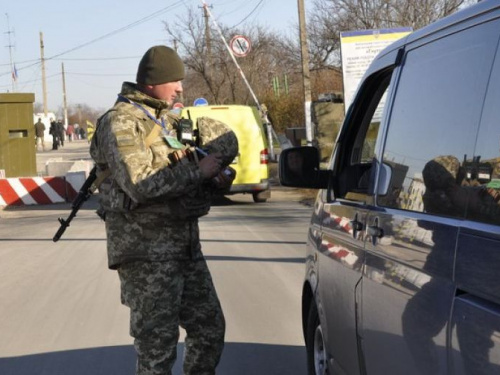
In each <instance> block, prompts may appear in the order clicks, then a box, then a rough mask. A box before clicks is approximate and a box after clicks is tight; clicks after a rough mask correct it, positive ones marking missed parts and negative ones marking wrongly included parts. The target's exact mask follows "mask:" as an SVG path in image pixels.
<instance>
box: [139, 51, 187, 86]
mask: <svg viewBox="0 0 500 375" xmlns="http://www.w3.org/2000/svg"><path fill="white" fill-rule="evenodd" d="M182 79H184V63H183V62H182V60H181V58H180V57H179V55H178V54H177V52H175V51H174V50H173V49H172V48H169V47H166V46H154V47H151V48H150V49H148V50H147V52H146V53H145V54H144V56H143V57H142V59H141V62H140V63H139V68H138V69H137V83H142V84H145V85H161V84H162V83H167V82H176V81H180V80H182Z"/></svg>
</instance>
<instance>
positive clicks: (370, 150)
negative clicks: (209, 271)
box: [361, 88, 388, 163]
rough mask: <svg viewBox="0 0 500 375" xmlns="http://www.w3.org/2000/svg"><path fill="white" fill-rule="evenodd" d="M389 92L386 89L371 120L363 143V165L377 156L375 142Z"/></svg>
mask: <svg viewBox="0 0 500 375" xmlns="http://www.w3.org/2000/svg"><path fill="white" fill-rule="evenodd" d="M387 91H388V89H387V88H386V89H385V91H384V94H383V95H382V98H381V99H380V102H379V103H378V105H377V108H376V109H375V112H374V114H373V117H372V118H371V120H370V125H368V131H367V133H366V137H365V139H364V141H363V149H362V152H361V163H371V162H372V160H373V157H374V156H375V142H376V140H377V136H378V131H379V128H380V122H381V120H382V112H383V109H384V107H385V101H386V97H387Z"/></svg>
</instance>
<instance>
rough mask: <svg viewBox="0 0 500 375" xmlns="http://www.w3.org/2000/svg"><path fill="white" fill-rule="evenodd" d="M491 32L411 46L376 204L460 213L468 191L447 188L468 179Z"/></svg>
mask: <svg viewBox="0 0 500 375" xmlns="http://www.w3.org/2000/svg"><path fill="white" fill-rule="evenodd" d="M478 32H480V33H481V36H480V37H478V35H476V33H478ZM496 35H497V32H496V30H495V25H494V24H490V25H485V27H483V28H481V30H477V29H470V30H467V31H464V32H462V33H460V36H457V35H451V36H448V37H446V38H443V39H441V40H438V41H435V42H434V43H430V44H427V45H423V46H421V47H418V48H416V49H414V50H410V51H408V53H407V56H406V60H405V64H404V66H403V68H402V73H401V77H400V81H399V85H398V95H397V96H396V99H395V101H394V103H393V109H392V115H391V120H390V124H389V131H388V135H387V141H386V145H385V150H384V156H383V158H384V162H385V163H387V164H389V165H391V167H392V169H393V171H392V177H391V184H390V188H389V192H388V194H387V195H385V196H381V197H378V203H379V204H380V205H382V206H387V207H394V208H400V209H405V210H411V211H419V212H423V211H426V212H429V213H433V214H436V215H444V216H451V217H458V218H463V217H465V211H466V207H467V202H468V200H470V199H471V196H472V195H471V192H469V191H466V190H463V189H462V190H454V191H453V192H452V190H451V187H452V186H454V187H460V186H461V185H465V184H466V183H467V178H466V177H467V176H464V175H463V173H464V170H466V169H467V165H469V164H470V163H471V162H474V160H475V159H474V158H475V155H474V140H475V139H476V135H477V131H478V125H479V120H480V118H481V109H482V101H483V99H484V96H485V93H486V88H487V83H488V78H489V74H490V71H491V67H492V63H493V57H494V51H495V46H496V43H497V37H496ZM421 77H426V85H422V84H421ZM457 83H459V84H457ZM469 180H470V179H469ZM436 181H444V182H443V183H442V184H438V183H436ZM452 182H453V183H452ZM447 194H448V195H447ZM438 198H439V199H441V202H440V205H441V206H440V207H439V209H438V208H437V206H438V205H439V204H438V202H437V201H436V200H437V199H438ZM459 198H460V199H459ZM462 199H465V202H464V201H462ZM426 206H427V207H426Z"/></svg>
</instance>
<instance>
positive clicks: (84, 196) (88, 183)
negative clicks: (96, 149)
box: [52, 166, 97, 242]
mask: <svg viewBox="0 0 500 375" xmlns="http://www.w3.org/2000/svg"><path fill="white" fill-rule="evenodd" d="M96 178H97V167H95V166H94V168H92V170H91V171H90V173H89V176H88V177H87V179H86V180H85V182H84V183H83V185H82V187H81V188H80V190H79V192H78V195H77V196H76V197H75V199H74V200H73V203H72V204H71V213H70V214H69V216H68V218H67V219H66V220H64V219H63V218H62V217H60V218H58V219H57V220H58V221H59V223H60V224H61V226H60V227H59V229H58V230H57V232H56V234H55V235H54V238H52V240H53V241H54V242H57V241H59V239H60V238H61V236H62V235H63V234H64V232H65V231H66V228H67V227H69V224H70V223H71V220H73V218H74V217H75V216H76V214H77V212H78V210H79V209H80V207H81V206H82V205H83V203H85V202H86V201H87V200H88V199H89V197H90V196H91V195H92V193H93V189H92V184H93V183H94V181H95V180H96Z"/></svg>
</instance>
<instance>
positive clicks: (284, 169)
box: [279, 146, 329, 189]
mask: <svg viewBox="0 0 500 375" xmlns="http://www.w3.org/2000/svg"><path fill="white" fill-rule="evenodd" d="M328 176H329V173H328V171H325V170H320V168H319V151H318V149H317V148H315V147H311V146H304V147H293V148H288V149H286V150H282V151H281V154H280V159H279V178H280V183H281V185H283V186H290V187H301V188H309V189H326V187H327V186H328Z"/></svg>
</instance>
